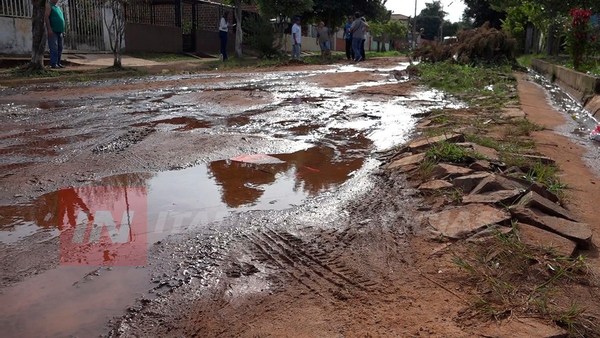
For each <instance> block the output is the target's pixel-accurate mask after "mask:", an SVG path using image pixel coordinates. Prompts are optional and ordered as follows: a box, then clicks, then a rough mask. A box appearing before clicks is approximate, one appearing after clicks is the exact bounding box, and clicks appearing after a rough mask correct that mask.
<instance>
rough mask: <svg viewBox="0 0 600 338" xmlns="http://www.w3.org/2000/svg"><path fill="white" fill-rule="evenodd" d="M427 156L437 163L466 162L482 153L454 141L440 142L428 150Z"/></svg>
mask: <svg viewBox="0 0 600 338" xmlns="http://www.w3.org/2000/svg"><path fill="white" fill-rule="evenodd" d="M425 157H426V158H428V159H430V160H431V161H433V162H436V163H437V162H452V163H465V162H469V161H470V160H471V159H473V158H480V157H481V155H480V154H477V153H475V152H473V151H471V150H468V149H466V148H464V147H461V146H459V145H456V144H454V143H450V142H439V143H437V144H435V145H434V146H432V147H431V148H429V149H428V150H427V152H426V153H425Z"/></svg>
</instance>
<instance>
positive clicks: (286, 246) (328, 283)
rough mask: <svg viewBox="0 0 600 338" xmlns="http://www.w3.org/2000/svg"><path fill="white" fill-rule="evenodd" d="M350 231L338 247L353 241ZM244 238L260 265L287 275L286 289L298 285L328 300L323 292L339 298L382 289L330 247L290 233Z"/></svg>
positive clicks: (268, 233) (273, 231)
mask: <svg viewBox="0 0 600 338" xmlns="http://www.w3.org/2000/svg"><path fill="white" fill-rule="evenodd" d="M347 230H348V229H346V230H345V231H343V232H341V233H340V234H341V235H340V236H339V237H342V238H343V239H342V241H340V242H338V244H339V243H344V245H343V247H346V246H347V245H349V244H350V242H351V241H352V236H346V235H347V233H348V232H347ZM334 232H337V230H334ZM244 236H245V238H247V239H248V240H249V241H250V244H251V245H252V248H251V249H250V252H251V254H252V255H254V256H255V257H256V259H257V260H258V261H260V262H261V263H263V264H266V265H267V266H270V267H271V268H273V269H274V270H276V271H278V272H282V273H283V276H282V277H283V278H285V279H287V280H286V281H284V283H283V284H284V285H285V284H289V283H293V282H296V283H299V284H301V285H302V286H304V287H305V288H307V289H308V290H309V291H311V292H312V293H315V294H317V295H319V296H321V297H324V298H327V297H326V296H325V295H323V294H322V293H321V290H327V291H328V292H331V293H332V294H333V295H334V296H339V294H340V291H341V290H343V291H346V292H351V293H352V292H360V291H372V290H373V289H374V288H375V287H376V286H377V285H378V284H377V283H376V282H374V281H371V280H370V279H368V278H365V277H364V276H362V275H360V274H359V273H358V272H356V271H354V270H353V269H351V268H349V267H348V266H347V265H346V264H345V263H344V262H343V261H342V253H339V254H336V251H334V250H327V249H326V248H327V244H328V243H312V244H311V243H309V242H305V241H303V240H302V239H300V238H299V237H296V236H294V235H292V234H291V233H289V232H278V231H275V230H272V229H266V230H265V231H260V232H255V233H250V234H246V235H244ZM336 237H338V236H336ZM344 237H347V238H344ZM316 246H319V247H320V248H317V247H316ZM338 249H339V248H338ZM341 249H342V250H343V248H341ZM285 282H287V283H285Z"/></svg>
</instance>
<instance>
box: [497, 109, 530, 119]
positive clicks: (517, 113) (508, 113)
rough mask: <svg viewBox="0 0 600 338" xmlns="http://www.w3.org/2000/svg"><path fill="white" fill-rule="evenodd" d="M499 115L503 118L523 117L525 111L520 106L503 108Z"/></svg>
mask: <svg viewBox="0 0 600 338" xmlns="http://www.w3.org/2000/svg"><path fill="white" fill-rule="evenodd" d="M500 115H501V116H502V118H504V119H514V118H525V112H524V111H522V110H521V109H520V108H505V109H503V110H502V112H501V113H500Z"/></svg>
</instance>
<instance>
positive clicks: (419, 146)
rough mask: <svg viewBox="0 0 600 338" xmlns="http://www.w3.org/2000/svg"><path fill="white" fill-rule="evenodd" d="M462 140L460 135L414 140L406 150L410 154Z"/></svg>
mask: <svg viewBox="0 0 600 338" xmlns="http://www.w3.org/2000/svg"><path fill="white" fill-rule="evenodd" d="M464 139H465V137H464V135H462V134H449V135H439V136H434V137H428V138H423V139H418V140H415V141H413V142H411V143H410V144H409V145H408V149H409V150H410V151H412V152H420V151H423V150H426V149H428V148H429V147H431V146H433V145H435V144H437V143H440V142H462V141H464Z"/></svg>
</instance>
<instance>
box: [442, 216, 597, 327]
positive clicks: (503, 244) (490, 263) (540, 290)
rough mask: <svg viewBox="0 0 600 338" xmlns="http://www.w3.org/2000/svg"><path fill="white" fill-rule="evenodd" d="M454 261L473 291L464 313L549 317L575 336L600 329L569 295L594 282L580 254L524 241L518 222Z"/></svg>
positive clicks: (487, 316) (490, 316) (485, 316)
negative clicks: (557, 251) (533, 245)
mask: <svg viewBox="0 0 600 338" xmlns="http://www.w3.org/2000/svg"><path fill="white" fill-rule="evenodd" d="M453 262H454V264H456V265H457V266H458V267H459V268H460V269H462V270H463V271H465V272H466V273H467V274H468V276H469V284H470V285H471V286H472V287H473V288H475V290H476V293H477V295H476V296H475V297H474V298H473V299H472V302H471V304H470V307H469V311H466V312H465V313H464V314H463V316H464V317H471V318H480V319H493V320H501V319H507V318H510V317H512V316H521V317H542V318H551V319H552V320H554V322H555V323H556V324H557V325H559V326H561V327H563V328H565V329H566V330H567V331H568V332H569V334H570V335H571V336H574V337H588V336H597V335H598V334H599V333H600V327H599V326H598V323H594V321H593V320H592V319H591V317H589V316H588V315H587V313H586V311H585V309H583V308H581V307H580V306H578V305H577V297H570V296H571V295H572V292H573V291H572V290H574V289H577V288H578V287H580V286H589V285H596V284H597V281H596V279H595V277H594V276H593V274H592V273H591V272H590V271H589V269H588V267H587V265H586V262H585V260H584V258H583V257H582V256H578V257H575V258H571V257H564V256H560V255H558V254H556V252H554V251H553V250H551V249H545V248H538V247H531V246H528V245H526V244H524V243H523V242H521V241H520V239H519V232H518V225H517V224H513V231H512V232H510V233H509V234H502V233H500V232H498V231H496V233H495V236H493V238H491V239H490V240H488V241H485V242H481V243H476V244H475V243H474V244H472V245H470V246H469V247H468V248H467V251H466V253H464V254H463V255H456V254H455V255H454V258H453Z"/></svg>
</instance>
